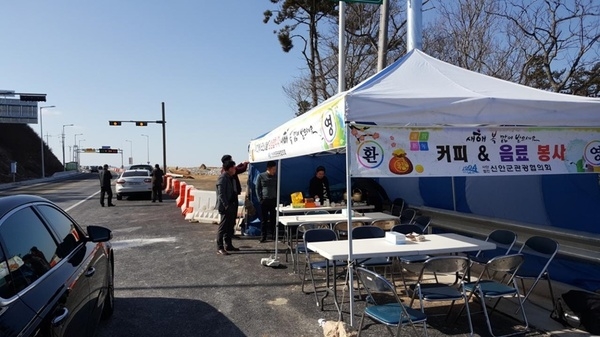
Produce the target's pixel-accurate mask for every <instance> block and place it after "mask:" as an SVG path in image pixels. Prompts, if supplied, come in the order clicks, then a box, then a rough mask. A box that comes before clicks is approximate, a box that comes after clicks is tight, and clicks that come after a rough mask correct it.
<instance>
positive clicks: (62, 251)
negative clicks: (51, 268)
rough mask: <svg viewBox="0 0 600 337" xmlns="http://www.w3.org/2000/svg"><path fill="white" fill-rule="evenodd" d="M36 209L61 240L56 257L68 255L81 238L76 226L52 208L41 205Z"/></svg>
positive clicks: (60, 257)
mask: <svg viewBox="0 0 600 337" xmlns="http://www.w3.org/2000/svg"><path fill="white" fill-rule="evenodd" d="M37 209H38V210H39V211H40V213H42V216H43V217H44V218H45V219H46V222H48V224H50V226H51V227H52V229H54V231H55V232H56V234H57V235H58V237H59V238H60V239H61V240H62V242H61V243H59V244H58V248H57V249H56V255H57V257H58V258H59V259H62V258H64V257H65V256H67V255H69V253H71V252H72V251H73V249H75V247H76V246H77V243H78V242H79V240H80V239H81V236H82V235H81V233H80V231H79V230H78V228H77V225H75V224H74V223H73V221H71V219H69V218H68V217H67V216H65V215H64V214H63V213H62V212H60V211H59V210H57V209H56V208H54V207H51V206H48V205H41V206H37Z"/></svg>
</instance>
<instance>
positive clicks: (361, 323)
mask: <svg viewBox="0 0 600 337" xmlns="http://www.w3.org/2000/svg"><path fill="white" fill-rule="evenodd" d="M364 319H365V312H364V311H363V313H362V316H360V323H358V334H357V335H356V337H360V333H361V332H362V328H363V321H364Z"/></svg>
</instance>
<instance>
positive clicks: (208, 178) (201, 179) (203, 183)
mask: <svg viewBox="0 0 600 337" xmlns="http://www.w3.org/2000/svg"><path fill="white" fill-rule="evenodd" d="M238 177H240V183H241V184H242V190H244V189H245V188H246V182H247V181H248V175H247V174H240V175H239V176H238ZM217 179H219V176H218V175H190V176H185V177H183V178H181V179H180V180H182V181H185V183H186V184H188V185H192V186H194V187H195V188H196V189H198V190H203V191H216V187H215V186H216V184H217Z"/></svg>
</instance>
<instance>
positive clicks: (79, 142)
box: [77, 139, 85, 170]
mask: <svg viewBox="0 0 600 337" xmlns="http://www.w3.org/2000/svg"><path fill="white" fill-rule="evenodd" d="M81 142H85V139H80V140H78V141H77V170H79V167H81V162H79V159H80V158H79V154H80V153H81Z"/></svg>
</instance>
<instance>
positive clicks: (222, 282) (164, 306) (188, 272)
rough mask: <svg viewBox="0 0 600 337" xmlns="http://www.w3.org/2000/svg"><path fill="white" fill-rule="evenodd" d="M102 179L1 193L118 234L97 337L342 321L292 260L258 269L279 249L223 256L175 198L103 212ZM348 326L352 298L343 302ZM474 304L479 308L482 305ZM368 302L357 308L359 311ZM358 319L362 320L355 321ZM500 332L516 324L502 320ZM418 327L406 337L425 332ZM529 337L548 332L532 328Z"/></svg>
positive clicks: (281, 332) (291, 332) (440, 327)
mask: <svg viewBox="0 0 600 337" xmlns="http://www.w3.org/2000/svg"><path fill="white" fill-rule="evenodd" d="M98 192H99V182H98V176H97V174H84V175H80V176H77V177H74V178H71V179H68V180H65V181H61V182H55V183H43V184H33V185H27V186H21V187H18V188H14V189H9V190H2V191H0V196H2V195H7V194H17V193H27V194H37V195H41V196H44V197H46V198H48V199H50V200H52V201H54V202H55V203H57V204H58V205H59V206H61V207H62V208H64V209H66V210H68V212H69V214H71V216H73V217H74V218H75V219H76V220H77V221H78V222H79V223H80V224H81V225H82V226H84V227H85V226H87V225H90V224H94V225H101V226H106V227H108V228H110V229H112V230H113V235H114V238H113V240H112V242H113V245H114V248H115V282H116V284H115V296H116V299H115V312H114V316H113V317H112V318H111V319H109V320H108V321H105V322H103V323H102V324H101V326H100V330H99V332H98V334H97V336H98V337H109V336H110V337H125V336H145V337H147V336H179V337H192V336H228V337H229V336H286V337H289V336H323V329H322V328H321V327H320V326H319V325H318V323H317V320H318V319H319V318H325V319H326V320H336V319H337V311H336V309H335V307H334V305H333V303H332V300H331V299H330V298H328V299H326V300H325V305H324V310H323V311H321V310H320V309H319V308H317V307H316V305H315V301H314V297H313V295H312V294H303V293H302V292H301V291H300V286H301V280H300V278H299V276H297V275H295V274H293V273H292V270H291V266H288V265H287V264H286V263H285V257H284V256H283V255H281V261H282V262H283V264H282V265H281V266H280V267H279V268H270V267H264V266H261V265H260V259H261V258H264V257H269V255H271V254H272V253H273V248H274V243H273V242H272V241H271V242H267V243H263V244H260V243H258V240H256V239H254V238H246V237H244V238H242V239H240V240H234V245H236V246H237V247H239V248H240V249H241V251H240V252H238V253H234V254H232V255H230V256H220V255H217V254H216V244H215V235H216V225H212V224H198V223H189V222H187V221H185V220H184V217H183V216H182V215H181V212H180V210H179V209H178V208H177V207H175V200H173V199H170V198H169V197H165V198H164V200H165V201H164V202H163V203H151V202H150V201H149V200H141V199H137V200H135V199H134V200H128V199H127V198H124V200H121V201H117V200H114V201H113V202H114V203H115V204H116V207H104V208H103V207H100V203H99V195H98ZM342 306H343V310H344V312H345V315H344V316H345V319H346V320H348V299H347V296H346V298H345V300H344V301H343V303H342ZM475 307H476V306H475ZM363 308H364V302H357V308H356V310H355V311H356V313H361V312H362V309H363ZM359 319H360V316H359V315H357V316H356V318H355V322H358V321H359ZM494 323H495V325H496V326H498V327H500V328H501V329H508V330H507V331H512V330H511V329H512V328H513V327H514V326H515V325H517V326H518V323H517V322H514V321H512V320H510V319H508V318H505V317H503V316H502V315H495V316H494ZM474 325H475V333H476V335H484V336H486V335H488V333H487V329H486V327H485V321H484V318H483V315H475V316H474ZM417 332H418V333H414V332H413V331H411V330H406V331H404V333H403V335H422V332H423V331H422V328H420V327H418V328H417ZM468 332H469V330H468V327H467V325H466V318H464V317H463V318H461V319H459V320H458V321H457V322H456V323H455V322H454V320H449V321H446V320H445V319H444V318H443V317H441V318H431V319H430V328H429V329H428V333H429V335H430V336H445V335H452V336H466V335H468ZM383 335H388V332H387V331H386V329H385V328H384V327H383V326H382V325H369V326H368V327H367V329H366V330H364V332H363V336H383ZM527 335H528V336H542V335H544V334H542V333H539V332H536V331H532V332H530V333H528V334H527Z"/></svg>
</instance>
